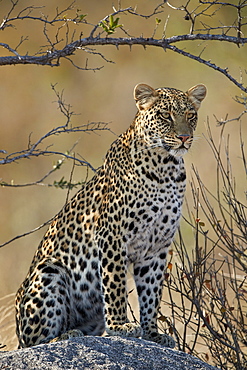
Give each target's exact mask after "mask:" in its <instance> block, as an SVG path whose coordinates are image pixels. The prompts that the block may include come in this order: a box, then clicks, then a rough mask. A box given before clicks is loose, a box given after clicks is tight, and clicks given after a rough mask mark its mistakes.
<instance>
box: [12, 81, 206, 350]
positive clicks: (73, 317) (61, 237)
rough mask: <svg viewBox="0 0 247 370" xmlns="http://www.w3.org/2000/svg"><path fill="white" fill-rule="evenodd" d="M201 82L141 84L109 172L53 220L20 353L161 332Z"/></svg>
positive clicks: (23, 300) (22, 309)
mask: <svg viewBox="0 0 247 370" xmlns="http://www.w3.org/2000/svg"><path fill="white" fill-rule="evenodd" d="M205 94H206V88H205V86H204V85H197V86H195V87H193V88H191V89H190V90H188V91H187V92H186V93H184V92H182V91H179V90H176V89H171V88H159V89H156V90H154V89H153V88H151V87H150V86H148V85H145V84H139V85H137V86H136V87H135V90H134V98H135V100H136V104H137V107H138V112H137V114H136V117H135V119H134V121H133V123H132V125H131V126H130V128H129V129H128V130H127V131H126V132H125V133H123V134H122V135H121V136H120V137H119V138H118V139H117V140H116V141H115V142H114V143H113V144H112V145H111V147H110V149H109V151H108V152H107V154H106V157H105V161H104V164H103V166H102V168H101V169H100V170H99V171H98V172H97V173H96V174H95V176H94V177H93V178H92V180H90V181H89V182H88V183H87V184H86V185H85V186H84V187H83V188H82V189H81V190H80V191H78V193H77V194H76V195H75V196H74V197H73V198H72V199H71V201H70V202H69V203H68V204H66V205H65V207H64V208H63V209H62V210H61V211H60V213H59V214H58V215H57V216H56V217H55V218H54V221H53V222H52V224H51V226H50V227H49V229H48V231H47V232H46V234H45V236H44V238H43V240H42V241H41V243H40V245H39V247H38V250H37V252H36V254H35V256H34V258H33V261H32V264H31V267H30V270H29V273H28V275H27V277H26V279H25V280H24V282H23V283H22V285H21V287H20V288H19V290H18V292H17V296H16V323H17V336H18V338H19V343H20V346H21V347H29V346H33V345H37V344H39V343H45V342H49V341H56V340H61V339H66V338H69V337H71V336H74V335H75V336H79V335H87V334H90V335H101V334H102V333H103V332H104V330H106V332H107V333H108V334H109V335H123V336H134V337H140V336H142V337H143V338H144V339H147V340H151V341H155V342H158V343H161V344H163V345H165V346H168V347H174V345H175V342H174V340H173V338H171V337H170V336H168V335H166V334H160V333H158V329H157V323H156V321H157V311H158V308H159V306H160V300H161V294H162V284H163V280H164V269H165V266H166V256H167V253H168V250H169V247H170V245H171V242H172V240H173V237H174V234H175V232H176V230H177V228H178V225H179V218H180V215H181V207H182V203H183V197H184V192H185V180H186V173H185V168H184V162H183V158H182V157H183V155H184V154H185V153H186V152H187V151H188V149H189V148H190V146H191V144H192V141H193V132H194V130H195V128H196V123H197V110H198V109H199V106H200V103H201V101H202V100H203V99H204V97H205ZM129 264H133V267H134V269H133V271H134V279H135V283H136V288H137V292H138V297H139V306H140V324H137V323H133V322H129V321H128V319H127V287H126V274H127V268H128V265H129Z"/></svg>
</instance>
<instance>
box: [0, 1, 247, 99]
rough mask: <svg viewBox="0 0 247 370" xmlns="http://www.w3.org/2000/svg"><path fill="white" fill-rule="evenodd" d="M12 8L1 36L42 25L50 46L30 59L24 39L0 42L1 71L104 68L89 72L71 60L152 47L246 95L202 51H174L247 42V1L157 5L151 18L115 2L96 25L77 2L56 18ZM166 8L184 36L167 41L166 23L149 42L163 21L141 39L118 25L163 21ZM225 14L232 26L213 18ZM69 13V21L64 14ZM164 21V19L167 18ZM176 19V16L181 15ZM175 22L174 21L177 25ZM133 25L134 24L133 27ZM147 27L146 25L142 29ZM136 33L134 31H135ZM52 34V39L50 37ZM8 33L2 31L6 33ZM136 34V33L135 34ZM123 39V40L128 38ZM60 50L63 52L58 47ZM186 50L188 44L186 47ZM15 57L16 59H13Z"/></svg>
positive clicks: (35, 10)
mask: <svg viewBox="0 0 247 370" xmlns="http://www.w3.org/2000/svg"><path fill="white" fill-rule="evenodd" d="M11 4H12V6H11V7H10V10H9V12H8V14H7V15H6V16H5V17H4V19H3V20H2V23H1V24H0V31H1V30H2V31H5V30H6V29H7V28H8V27H16V28H17V26H18V21H19V20H22V21H26V22H30V21H34V22H36V23H43V24H44V31H43V33H44V36H45V40H46V42H48V44H47V45H46V46H45V47H41V48H40V50H38V51H37V52H36V53H35V54H33V55H29V53H28V50H27V52H26V53H25V54H23V53H22V54H21V53H20V52H19V51H18V49H19V48H20V46H22V47H23V43H24V41H27V38H23V37H22V39H21V42H19V43H18V45H17V47H13V46H10V45H8V44H7V43H0V45H1V46H2V47H3V48H4V49H6V50H8V52H9V53H10V55H6V56H1V57H0V66H3V65H17V64H36V65H46V66H52V67H54V66H59V65H60V63H61V60H62V59H67V60H69V61H70V62H71V63H72V65H73V66H75V67H76V68H79V69H84V70H93V71H96V70H99V69H101V68H102V67H97V68H89V66H88V60H87V59H86V63H85V66H84V67H81V66H78V65H77V64H76V62H75V61H74V60H73V57H74V56H75V54H76V53H77V52H78V51H82V52H86V53H91V54H95V55H99V56H100V57H101V58H102V59H103V60H104V61H106V62H111V61H109V60H108V59H107V58H106V57H104V55H103V54H102V53H100V52H98V51H96V50H95V49H92V47H96V46H106V45H114V46H116V47H117V48H118V47H119V46H122V45H128V46H130V47H132V46H134V45H141V46H143V47H144V48H146V47H150V46H154V47H158V48H161V49H163V50H164V51H166V50H171V51H173V52H176V53H178V54H181V55H183V56H185V57H187V58H190V59H193V60H195V61H197V62H199V63H202V64H204V65H206V66H207V67H209V68H212V69H214V70H216V71H218V72H220V73H222V74H223V75H224V76H225V77H226V78H228V79H229V80H230V81H231V82H232V83H234V84H235V85H236V86H237V87H238V88H240V89H241V90H242V91H244V92H245V93H246V92H247V87H245V86H244V85H243V83H242V82H239V81H237V79H236V78H235V77H233V76H232V75H231V74H230V72H229V71H228V69H227V67H224V68H223V67H220V66H219V65H217V64H216V63H214V62H212V61H211V60H207V59H203V58H202V57H201V54H202V53H203V52H204V50H205V47H203V49H202V50H201V51H199V53H198V54H196V53H194V52H190V51H185V50H184V49H183V48H178V47H177V46H175V44H177V43H181V42H185V41H189V42H190V43H192V42H196V41H199V40H200V41H210V43H213V42H219V41H220V42H224V43H230V44H235V45H236V46H238V47H243V46H244V45H245V44H246V43H247V38H246V37H244V34H245V33H246V31H247V21H246V16H244V14H245V13H244V11H246V7H247V0H243V1H240V2H239V3H238V4H231V3H229V2H224V1H223V2H222V1H217V0H215V1H201V0H198V2H196V5H195V2H192V1H190V0H187V1H185V2H184V5H182V6H180V7H176V6H175V5H173V4H171V3H170V2H168V1H167V2H165V3H161V4H159V5H157V6H156V7H155V8H154V9H153V10H152V11H151V12H150V14H142V13H140V12H139V11H138V9H137V8H133V7H127V8H121V3H120V2H119V7H118V9H116V8H115V7H113V12H112V13H111V14H108V15H107V16H106V17H104V18H103V19H102V20H99V22H98V23H97V24H92V23H90V22H89V21H88V17H89V16H88V15H86V14H83V13H81V11H80V10H78V9H77V10H76V8H75V2H73V3H72V4H70V5H69V6H68V7H67V8H66V9H63V10H62V11H59V10H58V9H57V10H56V14H55V16H54V17H50V18H49V17H48V16H46V15H44V14H43V13H41V10H42V12H44V11H45V8H44V7H35V6H28V7H26V8H24V9H22V10H19V11H17V8H18V6H19V5H20V3H19V0H15V1H14V0H12V1H11ZM169 9H172V10H173V13H174V11H176V12H178V13H179V15H180V14H181V13H183V14H184V20H185V21H187V23H188V25H189V28H188V29H187V31H189V32H188V33H184V34H178V35H174V36H171V37H165V32H166V33H167V27H168V26H167V24H166V23H165V27H164V32H163V35H162V37H161V38H159V39H158V38H153V36H154V35H155V34H156V30H157V27H158V26H159V25H160V24H161V23H162V19H159V18H156V25H155V27H154V32H153V33H152V34H151V35H150V37H143V36H141V37H140V36H131V35H130V30H126V29H125V28H124V25H123V24H120V23H119V22H120V21H119V19H120V18H119V17H127V16H128V17H133V16H135V17H138V18H139V19H140V21H142V20H143V21H144V22H146V21H149V19H151V18H153V17H155V16H156V17H157V15H158V16H159V17H162V15H163V13H164V12H166V13H167V11H169ZM222 9H224V10H226V9H227V10H228V9H229V11H230V12H231V14H234V15H235V20H234V21H233V23H232V24H229V25H222V24H221V23H220V22H219V20H218V19H217V17H216V15H217V14H220V12H221V11H222ZM70 13H71V17H69V16H68V14H70ZM165 17H167V16H165ZM173 17H174V18H173V21H176V18H175V17H176V15H175V14H173ZM205 18H210V22H211V25H210V26H209V25H207V24H206V22H205ZM179 19H181V18H180V16H179ZM177 21H178V20H177ZM134 23H135V22H134ZM56 25H58V27H57V30H56V32H55V36H54V32H53V33H52V32H51V30H50V28H51V27H54V26H56ZM144 26H145V25H144ZM88 28H89V36H87V37H82V35H83V33H86V32H87V29H88ZM133 28H134V27H133ZM49 31H50V33H51V34H52V35H53V36H51V35H49ZM5 32H6V31H5ZM116 32H118V33H121V32H122V33H123V34H124V36H125V37H121V36H118V37H112V36H111V35H112V34H113V33H116ZM133 32H134V30H133ZM77 33H79V37H77V39H76V40H75V36H76V34H77ZM126 35H127V37H126ZM62 44H64V45H63V47H61V46H62ZM187 45H188V43H187ZM11 54H14V55H11Z"/></svg>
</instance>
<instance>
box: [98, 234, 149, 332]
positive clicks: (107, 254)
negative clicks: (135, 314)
mask: <svg viewBox="0 0 247 370" xmlns="http://www.w3.org/2000/svg"><path fill="white" fill-rule="evenodd" d="M110 242H111V241H110ZM104 243H107V242H106V241H105V242H102V243H100V244H101V245H100V254H99V258H100V268H101V272H100V274H101V284H102V291H103V295H104V303H105V305H104V306H105V328H106V332H107V334H108V335H121V336H125V337H140V336H142V329H141V326H140V325H139V324H136V323H134V322H129V320H128V318H127V300H128V297H127V258H126V251H125V250H124V249H123V248H124V247H123V246H122V245H121V241H120V240H116V241H114V242H112V244H113V247H112V248H104Z"/></svg>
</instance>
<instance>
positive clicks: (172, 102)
mask: <svg viewBox="0 0 247 370" xmlns="http://www.w3.org/2000/svg"><path fill="white" fill-rule="evenodd" d="M156 91H158V93H159V95H160V99H159V104H161V105H163V106H164V108H165V109H169V110H176V111H181V110H182V111H184V110H186V109H191V108H193V105H192V103H191V102H190V100H189V98H188V95H187V94H186V93H185V92H183V91H181V90H177V89H173V88H169V87H160V88H158V89H156Z"/></svg>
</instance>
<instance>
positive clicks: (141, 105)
mask: <svg viewBox="0 0 247 370" xmlns="http://www.w3.org/2000/svg"><path fill="white" fill-rule="evenodd" d="M158 96H159V93H158V92H157V91H156V90H154V89H153V88H152V87H151V86H148V85H146V84H138V85H136V87H135V89H134V99H135V101H136V106H137V108H138V109H139V110H142V109H144V110H145V109H148V108H150V107H151V105H153V104H154V103H155V102H156V101H157V100H158Z"/></svg>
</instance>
